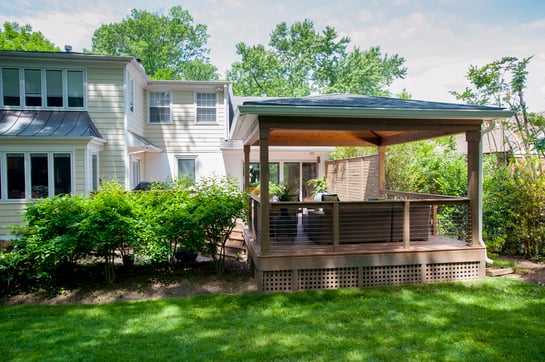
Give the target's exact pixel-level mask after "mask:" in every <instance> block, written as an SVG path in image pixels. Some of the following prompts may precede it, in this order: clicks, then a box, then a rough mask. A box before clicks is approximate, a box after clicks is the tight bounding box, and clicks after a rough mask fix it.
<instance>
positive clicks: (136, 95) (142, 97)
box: [126, 65, 147, 136]
mask: <svg viewBox="0 0 545 362" xmlns="http://www.w3.org/2000/svg"><path fill="white" fill-rule="evenodd" d="M126 77H127V80H126V81H127V82H128V80H129V78H130V79H132V80H133V107H132V110H131V109H130V107H129V103H128V102H129V99H128V98H129V94H128V90H127V102H126V114H127V129H128V130H129V131H131V132H134V133H136V134H137V135H140V136H143V135H144V132H145V130H144V127H145V123H146V117H147V113H146V109H147V103H146V99H147V98H146V85H147V80H146V79H145V78H144V77H143V76H142V74H141V73H140V72H139V70H138V69H136V68H135V67H134V66H132V65H129V66H128V67H127V76H126Z"/></svg>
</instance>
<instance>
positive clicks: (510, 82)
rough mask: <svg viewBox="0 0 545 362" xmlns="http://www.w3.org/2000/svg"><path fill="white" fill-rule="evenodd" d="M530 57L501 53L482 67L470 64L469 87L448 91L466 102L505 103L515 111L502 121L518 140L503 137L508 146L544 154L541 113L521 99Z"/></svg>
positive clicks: (527, 152) (500, 105) (521, 150)
mask: <svg viewBox="0 0 545 362" xmlns="http://www.w3.org/2000/svg"><path fill="white" fill-rule="evenodd" d="M531 59H532V57H528V58H524V59H522V60H519V59H518V58H516V57H503V58H501V59H500V60H495V61H493V62H491V63H489V64H486V65H484V66H482V67H477V66H474V65H472V66H471V67H470V68H469V71H468V72H467V79H468V80H469V82H470V83H471V86H470V87H466V89H465V90H464V91H463V92H461V93H459V92H456V91H451V94H453V95H454V96H455V97H456V98H457V99H459V100H463V101H465V102H467V103H469V104H474V105H485V104H493V105H497V106H499V107H508V108H509V109H510V110H512V111H513V112H515V115H514V116H513V118H512V119H510V120H506V121H504V122H502V123H501V125H502V126H503V127H505V128H506V129H508V130H510V131H512V132H513V133H514V134H515V135H517V136H518V139H519V140H520V142H518V140H515V139H506V140H502V141H505V142H507V145H508V146H509V147H510V148H511V150H512V151H513V150H518V151H520V153H522V154H523V155H525V156H530V155H531V154H532V153H534V151H537V152H539V153H540V155H541V156H545V135H544V134H543V131H544V129H543V126H544V125H545V120H544V118H543V116H539V115H536V114H534V113H530V112H529V111H528V108H527V106H526V102H525V100H524V91H525V90H526V78H527V76H528V71H527V69H526V68H527V66H528V63H529V62H530V60H531Z"/></svg>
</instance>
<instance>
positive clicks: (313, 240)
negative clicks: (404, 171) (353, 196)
mask: <svg viewBox="0 0 545 362" xmlns="http://www.w3.org/2000/svg"><path fill="white" fill-rule="evenodd" d="M510 115H511V113H510V112H508V111H504V110H503V109H501V108H495V107H482V106H468V105H459V104H449V103H437V102H424V101H416V100H402V99H393V98H379V97H367V96H357V95H339V94H334V95H321V96H309V97H301V98H273V99H265V98H264V99H260V100H252V101H246V102H244V103H243V104H242V105H240V106H239V107H238V114H237V117H236V120H235V124H234V125H233V129H232V138H233V139H240V140H242V141H243V142H244V160H245V162H244V164H245V173H244V177H245V179H244V185H245V188H246V189H248V188H249V186H250V185H249V176H248V175H249V170H248V167H249V166H248V165H249V159H250V156H249V155H250V147H251V146H259V160H260V164H261V178H260V196H259V197H252V199H251V200H250V204H251V211H252V212H251V217H250V220H249V223H248V225H247V229H246V233H245V238H246V243H247V248H248V256H249V260H250V262H251V263H252V265H253V268H254V270H255V275H256V281H257V284H258V289H259V290H260V291H286V290H306V289H328V288H341V287H364V286H373V285H388V284H390V285H400V284H417V283H426V282H437V281H447V280H448V281H451V280H471V279H478V278H481V277H484V275H485V260H486V247H485V245H484V243H483V242H482V238H481V230H482V226H481V210H482V205H481V200H482V198H481V193H482V190H481V178H482V173H481V165H482V153H481V134H482V132H483V131H482V129H483V125H486V123H487V122H491V121H492V120H494V119H497V118H504V117H509V116H510ZM459 133H465V135H466V141H467V145H468V147H467V149H468V155H467V165H468V190H467V196H466V197H452V196H445V195H422V194H414V193H403V192H395V191H389V190H385V187H384V186H385V156H386V148H387V147H388V146H390V145H395V144H399V143H405V142H412V141H418V140H424V139H429V138H435V137H441V136H446V135H453V134H459ZM270 146H302V147H304V146H375V147H377V151H378V158H379V160H378V169H379V170H378V173H377V175H378V180H377V183H378V185H379V190H380V197H377V198H373V199H368V200H337V199H336V198H335V197H332V198H329V199H327V198H326V199H323V200H322V201H302V200H294V201H290V202H273V201H272V198H271V195H270V192H269V182H268V180H269V147H270ZM441 207H450V208H455V210H456V211H455V214H457V215H461V216H460V217H459V219H458V220H456V222H455V223H456V224H457V225H454V227H453V228H451V229H452V230H453V232H442V231H441V230H440V228H439V229H438V227H437V218H436V217H435V215H436V212H437V210H438V208H441Z"/></svg>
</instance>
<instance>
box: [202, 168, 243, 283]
mask: <svg viewBox="0 0 545 362" xmlns="http://www.w3.org/2000/svg"><path fill="white" fill-rule="evenodd" d="M247 199H248V195H247V194H246V193H243V192H241V191H240V190H239V186H238V182H236V181H235V180H234V179H230V178H226V177H221V178H220V177H213V176H212V177H208V178H203V179H201V180H200V182H199V184H198V185H197V188H196V191H195V195H194V201H195V205H196V208H195V210H194V211H193V212H194V216H195V217H196V221H197V223H198V225H199V230H202V231H203V232H204V236H205V238H206V240H205V241H206V243H205V244H204V246H205V247H206V249H207V251H206V253H207V254H208V255H209V256H211V257H212V259H213V260H214V263H215V265H216V272H217V273H218V274H219V275H221V274H223V271H224V266H225V263H224V262H225V244H226V242H227V240H228V239H229V236H230V235H231V232H232V231H233V228H234V227H235V226H236V223H237V219H241V218H244V217H245V216H246V211H247V206H248V203H247Z"/></svg>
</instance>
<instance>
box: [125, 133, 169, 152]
mask: <svg viewBox="0 0 545 362" xmlns="http://www.w3.org/2000/svg"><path fill="white" fill-rule="evenodd" d="M127 146H128V147H129V151H130V152H147V151H153V152H161V149H160V148H159V147H157V146H155V145H154V144H153V143H151V141H148V140H147V139H146V138H145V137H142V136H140V135H138V134H136V133H134V132H131V131H128V132H127Z"/></svg>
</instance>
